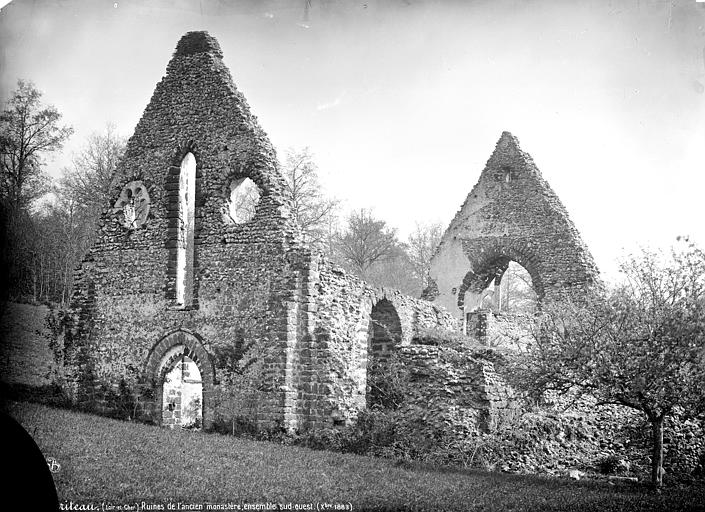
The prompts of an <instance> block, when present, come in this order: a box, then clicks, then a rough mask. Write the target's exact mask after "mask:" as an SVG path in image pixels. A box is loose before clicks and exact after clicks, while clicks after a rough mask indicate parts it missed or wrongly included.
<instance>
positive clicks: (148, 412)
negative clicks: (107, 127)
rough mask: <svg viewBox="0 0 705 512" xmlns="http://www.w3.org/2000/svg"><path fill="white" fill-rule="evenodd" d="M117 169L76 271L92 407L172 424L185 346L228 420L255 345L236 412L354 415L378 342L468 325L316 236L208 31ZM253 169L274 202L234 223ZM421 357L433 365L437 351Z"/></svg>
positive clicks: (179, 53)
mask: <svg viewBox="0 0 705 512" xmlns="http://www.w3.org/2000/svg"><path fill="white" fill-rule="evenodd" d="M189 153H191V154H192V155H193V156H194V157H195V161H196V172H195V180H196V183H195V214H194V215H195V218H194V223H193V231H192V233H193V236H192V238H193V246H192V249H191V250H192V256H189V257H187V258H186V261H187V265H190V267H191V268H190V270H189V271H188V272H187V275H190V276H191V277H190V278H189V279H190V281H189V284H188V286H189V287H190V288H189V292H188V293H187V294H186V297H188V300H187V301H186V303H181V302H179V301H178V300H177V260H178V258H179V256H178V251H179V247H180V246H179V244H180V243H181V242H180V240H181V238H180V235H179V232H180V230H182V229H185V228H184V227H183V226H184V223H183V221H182V219H181V217H182V213H181V209H180V208H182V207H181V206H180V204H181V202H182V201H181V199H180V197H181V196H180V193H181V194H182V195H183V192H182V191H181V192H180V180H179V177H180V173H181V162H182V161H183V160H184V157H185V156H186V155H188V154H189ZM516 158H519V157H516ZM517 165H518V164H517ZM116 173H117V176H118V178H119V179H118V180H117V182H118V185H117V186H116V187H115V189H114V190H113V191H112V197H111V199H110V201H109V204H106V205H105V209H104V211H103V214H102V217H101V221H100V224H99V233H98V238H97V241H96V243H95V245H94V246H93V247H92V249H91V250H90V251H89V253H88V254H87V256H86V257H85V258H84V260H83V262H82V263H81V265H80V267H79V268H78V269H77V270H76V273H75V283H76V284H75V290H74V295H73V299H72V308H71V311H70V315H68V317H67V318H68V320H67V323H66V329H65V335H64V338H63V349H64V355H63V361H64V372H63V374H64V379H65V385H66V388H67V389H68V390H69V392H70V395H71V398H72V400H73V401H74V402H75V403H76V404H78V405H80V406H82V407H87V408H96V409H98V410H100V411H106V412H107V411H110V410H111V408H114V407H115V403H116V401H119V400H117V399H118V398H120V397H122V398H124V397H126V396H127V397H131V399H133V400H136V401H137V402H139V405H140V407H139V408H138V407H136V406H135V408H134V410H135V411H137V410H140V411H142V415H143V416H144V418H143V419H146V420H148V421H153V422H155V423H160V422H161V421H162V418H163V415H162V409H163V405H164V404H163V403H162V397H161V393H162V389H163V386H164V382H163V379H164V375H165V374H166V373H167V372H168V371H169V370H170V369H171V368H173V367H174V365H176V364H178V361H179V360H180V359H179V358H182V360H184V361H192V362H193V363H194V364H195V365H196V366H197V367H198V370H199V372H200V375H201V376H202V394H203V397H202V399H203V401H202V408H203V425H204V426H206V427H208V426H209V425H212V424H213V423H214V422H215V421H217V420H219V419H225V420H227V419H228V418H226V417H222V418H221V416H222V415H223V414H225V413H224V412H223V410H220V409H218V407H219V406H218V403H219V402H218V400H217V397H218V396H220V395H222V394H223V393H227V391H228V386H232V382H233V380H231V379H230V373H232V363H233V358H234V359H236V360H238V361H245V360H255V359H256V361H257V364H253V365H251V366H247V368H245V366H243V365H241V366H240V370H239V371H240V372H241V374H243V375H246V374H247V372H248V371H249V372H255V369H256V374H254V373H253V376H252V379H251V380H250V382H251V383H252V382H253V381H254V385H253V389H254V397H253V398H252V400H253V402H254V406H251V407H248V408H247V409H243V411H246V412H242V413H239V412H238V411H237V410H236V411H233V410H232V409H231V410H230V412H229V413H230V414H231V415H239V414H246V415H247V418H246V419H247V420H249V421H251V422H253V423H255V424H256V425H257V426H258V427H259V428H271V427H277V426H280V427H283V428H287V429H289V430H293V429H303V428H318V427H325V426H333V425H340V424H346V423H350V422H352V421H354V420H355V418H356V416H357V414H358V413H359V411H360V410H362V409H363V408H364V407H365V404H366V392H367V374H366V368H367V362H368V354H369V353H370V350H371V347H375V350H377V351H378V352H380V353H384V352H385V351H389V350H394V349H399V350H402V349H403V347H409V346H411V345H412V344H413V338H414V336H415V334H416V333H417V332H418V330H419V329H422V328H437V329H446V330H457V329H458V328H459V323H458V321H457V319H455V318H454V317H453V316H452V315H450V314H449V313H448V312H446V311H445V310H444V309H443V308H442V307H439V306H438V305H437V304H434V303H431V302H428V301H426V300H422V299H416V298H412V297H408V296H405V295H403V294H401V293H400V292H397V291H394V290H388V289H380V288H375V287H373V286H371V285H369V284H367V283H365V282H363V281H362V280H360V279H358V278H357V277H354V276H351V275H349V274H346V273H345V272H344V271H343V270H341V269H339V268H337V267H336V266H335V265H333V264H332V263H330V262H329V261H327V260H325V259H324V258H323V257H322V256H321V255H320V254H318V253H316V252H312V251H311V250H310V249H309V248H308V247H307V246H306V245H305V244H304V243H302V241H301V240H302V237H301V233H300V228H299V227H298V226H297V224H296V222H295V221H294V220H293V217H292V215H291V212H290V204H289V202H288V199H287V196H286V194H285V183H284V180H283V177H282V176H281V175H280V173H279V172H278V170H277V168H276V155H275V152H274V149H273V148H272V145H271V143H270V142H269V140H268V139H267V136H266V135H265V133H264V131H263V130H262V129H261V128H260V126H259V124H258V122H257V119H256V118H255V116H254V115H253V114H252V113H251V112H250V108H249V106H248V104H247V102H246V101H245V98H244V97H243V95H242V94H241V93H240V92H239V91H238V90H237V88H236V87H235V85H234V83H233V80H232V78H231V76H230V72H229V71H228V69H227V68H226V67H225V65H224V64H223V61H222V52H221V50H220V47H219V45H218V43H217V41H216V40H215V39H214V38H213V37H212V36H210V35H209V34H207V33H205V32H189V33H187V34H186V35H184V36H183V38H182V39H181V40H180V41H179V43H178V45H177V48H176V51H175V53H174V55H173V57H172V59H171V61H170V62H169V64H168V66H167V69H166V75H165V76H164V78H163V79H162V80H161V81H160V82H159V83H158V84H157V86H156V89H155V91H154V93H153V95H152V98H151V100H150V102H149V104H148V106H147V108H146V109H145V111H144V114H143V116H142V118H141V119H140V121H139V123H138V125H137V127H136V128H135V131H134V134H133V135H132V137H131V138H130V139H129V141H128V143H127V149H126V152H125V155H124V157H123V159H122V160H121V162H120V163H119V165H118V167H117V170H116ZM243 178H250V179H251V180H252V181H253V182H254V183H255V184H256V185H257V187H258V188H259V189H260V198H259V202H258V203H257V205H256V209H255V214H254V217H253V218H252V219H251V220H250V221H249V222H245V223H243V224H234V223H228V222H226V220H224V217H223V211H224V210H227V207H228V201H229V191H230V190H231V184H232V183H233V182H235V181H237V180H242V179H243ZM126 186H127V187H128V188H130V191H131V192H130V193H127V192H126V191H125V187H126ZM138 187H144V188H145V190H144V191H141V190H138ZM133 197H139V198H140V201H141V203H140V204H139V205H137V207H136V208H135V210H134V211H133V212H132V213H130V212H128V210H127V209H125V210H121V207H124V208H127V207H128V206H129V205H128V202H129V200H131V198H133ZM121 198H122V199H121ZM144 201H149V203H148V204H146V203H145V202H144ZM135 212H136V213H135ZM130 215H131V217H130ZM130 218H133V219H134V218H136V219H138V220H139V222H130V221H129V219H130ZM126 219H128V221H127V222H126ZM571 240H572V239H571ZM566 243H571V242H570V240H568V241H567V242H566ZM547 284H548V283H547ZM373 319H374V321H373ZM385 322H386V323H387V324H389V325H385ZM380 325H381V326H380ZM412 352H413V349H412ZM233 354H234V355H233ZM229 355H231V356H232V357H230V358H229ZM248 358H249V359H248ZM421 359H423V361H422V362H421ZM415 361H416V363H414V364H416V365H421V364H423V366H424V368H426V369H428V368H431V369H432V367H433V362H432V361H433V357H431V356H429V355H428V354H417V355H416V356H415ZM229 372H230V373H229ZM432 373H433V372H432ZM446 373H448V371H446ZM485 373H487V372H485ZM468 375H473V376H474V377H472V379H475V380H478V381H480V382H479V386H480V387H479V388H478V389H480V388H481V390H484V389H485V388H487V386H488V385H490V384H488V383H486V382H485V381H484V377H483V376H482V375H484V374H483V372H482V371H479V370H478V371H472V372H470V371H469V373H468V372H466V373H463V377H462V379H463V383H464V385H465V383H467V382H469V380H468V379H469V378H470V377H468ZM241 376H242V375H241ZM492 378H494V377H492ZM431 380H432V381H433V382H436V380H437V379H431ZM432 387H433V386H431V387H429V389H430V390H431V391H432ZM483 393H484V394H483ZM475 395H476V396H475ZM480 395H482V396H480ZM486 395H487V393H485V392H484V391H477V392H475V394H474V395H473V396H475V398H473V399H472V400H469V401H467V403H469V404H471V405H472V406H473V407H477V408H480V409H481V408H483V407H485V408H486V404H488V403H490V402H492V400H491V399H488V398H487V397H486ZM116 397H117V398H116ZM483 397H484V398H483ZM460 402H462V401H460ZM460 402H458V403H460ZM463 403H465V402H463ZM454 404H456V405H457V403H456V402H454ZM468 407H469V406H468ZM483 415H484V416H483ZM461 416H463V417H464V418H465V417H474V416H478V417H480V416H482V417H486V416H487V413H486V412H483V413H480V412H472V413H467V414H464V415H463V414H461Z"/></svg>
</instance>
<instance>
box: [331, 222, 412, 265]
mask: <svg viewBox="0 0 705 512" xmlns="http://www.w3.org/2000/svg"><path fill="white" fill-rule="evenodd" d="M398 245H399V242H398V240H397V235H396V232H395V231H394V230H393V229H391V228H390V227H388V226H387V223H386V222H385V221H383V220H379V219H376V218H374V217H373V216H372V212H371V211H370V210H366V209H361V210H357V211H353V212H352V213H351V214H350V215H349V216H348V219H347V224H346V226H345V227H344V230H343V232H342V233H339V234H338V236H337V237H336V254H337V256H338V258H339V260H340V262H341V263H342V264H343V265H344V266H346V267H348V268H349V269H350V270H351V271H353V272H355V273H356V274H358V275H360V276H362V277H366V274H367V273H368V271H369V270H370V267H371V266H372V265H373V264H375V263H377V262H379V261H383V260H385V259H388V258H390V257H391V256H393V255H394V253H395V251H396V250H397V249H398Z"/></svg>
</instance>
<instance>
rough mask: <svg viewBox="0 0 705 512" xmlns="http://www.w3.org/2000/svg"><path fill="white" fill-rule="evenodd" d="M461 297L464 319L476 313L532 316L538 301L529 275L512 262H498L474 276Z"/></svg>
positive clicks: (521, 267)
mask: <svg viewBox="0 0 705 512" xmlns="http://www.w3.org/2000/svg"><path fill="white" fill-rule="evenodd" d="M463 288H465V287H461V291H462V289H463ZM464 294H465V295H464V300H463V304H464V308H465V314H466V315H467V314H468V313H471V312H473V311H476V310H478V309H484V310H490V311H492V312H494V313H505V314H534V313H536V311H537V310H538V304H539V297H538V294H537V293H536V290H535V287H534V283H533V281H532V279H531V275H530V274H529V272H528V271H527V270H526V269H525V268H524V267H523V266H521V265H520V264H519V263H517V262H516V261H513V260H507V261H506V262H502V261H498V262H497V264H496V265H493V266H492V268H490V269H488V270H487V271H486V272H483V273H481V274H477V278H476V279H474V280H473V282H472V283H470V284H469V286H467V288H466V291H465V292H464Z"/></svg>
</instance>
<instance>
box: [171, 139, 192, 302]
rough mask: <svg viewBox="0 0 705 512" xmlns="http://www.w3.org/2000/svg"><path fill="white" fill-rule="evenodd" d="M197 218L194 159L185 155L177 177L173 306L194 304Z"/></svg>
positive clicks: (188, 154)
mask: <svg viewBox="0 0 705 512" xmlns="http://www.w3.org/2000/svg"><path fill="white" fill-rule="evenodd" d="M195 214H196V158H195V157H194V156H193V154H192V153H187V154H186V156H185V157H184V158H183V160H182V161H181V170H180V173H179V215H178V231H177V237H178V238H177V252H176V303H177V305H179V306H187V305H190V304H192V303H193V259H194V225H195Z"/></svg>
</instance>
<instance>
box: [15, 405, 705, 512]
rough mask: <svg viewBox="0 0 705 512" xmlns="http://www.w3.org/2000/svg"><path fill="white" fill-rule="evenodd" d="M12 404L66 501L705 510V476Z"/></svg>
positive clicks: (373, 507) (363, 507)
mask: <svg viewBox="0 0 705 512" xmlns="http://www.w3.org/2000/svg"><path fill="white" fill-rule="evenodd" d="M9 413H10V414H11V415H12V416H13V417H14V418H15V419H17V420H18V421H19V422H20V423H21V424H22V425H23V426H24V427H25V429H26V430H27V431H28V432H29V433H30V434H32V436H33V437H34V439H35V441H36V443H37V444H38V445H39V447H40V449H41V450H42V452H43V453H44V455H45V456H47V457H54V458H55V459H56V460H57V461H58V462H59V463H60V464H61V469H60V470H59V471H58V472H57V473H55V474H54V481H55V484H56V487H57V491H58V494H59V498H60V500H61V501H62V502H69V501H73V502H75V503H95V504H98V505H100V504H102V503H107V504H116V505H117V504H120V505H122V504H135V503H136V504H140V503H142V502H145V503H146V504H153V505H155V504H162V505H164V504H166V503H172V504H174V505H176V504H178V503H181V504H182V505H183V504H200V505H201V506H203V505H204V504H205V503H210V504H222V505H226V504H228V503H230V504H231V505H230V506H231V507H233V508H231V509H229V510H237V508H236V507H237V506H240V507H242V508H241V509H242V510H245V509H246V508H245V505H248V504H249V505H257V504H260V505H261V506H265V504H266V503H273V504H280V503H281V504H289V503H291V504H292V508H291V509H292V510H296V506H297V505H306V506H310V507H311V508H312V509H313V510H316V507H317V505H318V509H319V510H325V508H324V507H321V505H322V504H325V503H329V504H333V505H334V504H339V505H343V504H348V510H349V507H350V504H351V505H352V509H353V510H419V511H436V510H448V511H450V510H463V511H464V510H478V511H479V510H487V511H489V510H498V511H510V510H511V511H525V510H562V511H570V512H578V511H637V510H668V511H671V510H673V511H677V510H690V511H695V510H705V489H703V487H702V486H700V487H690V488H666V489H664V491H663V492H662V493H661V494H656V493H653V492H651V491H649V490H648V489H647V488H646V487H644V486H642V485H635V484H617V485H610V484H608V483H607V482H598V481H580V482H574V481H571V480H567V479H549V478H541V477H534V476H518V475H506V474H498V473H486V472H480V471H466V470H462V471H460V470H458V471H451V470H439V469H435V468H424V467H411V466H400V465H398V464H395V463H394V462H393V461H389V460H384V459H374V458H368V457H361V456H356V455H345V454H339V453H332V452H324V451H312V450H308V449H304V448H297V447H290V446H282V445H277V444H272V443H265V442H257V441H250V440H245V439H238V438H233V437H228V436H221V435H217V434H205V433H200V432H188V431H180V430H177V431H170V430H166V429H161V428H158V427H153V426H148V425H141V424H134V423H126V422H120V421H116V420H111V419H106V418H102V417H97V416H91V415H88V414H81V413H76V412H71V411H67V410H62V409H52V408H50V407H46V406H42V405H36V404H29V403H16V402H14V403H10V404H9ZM299 509H302V508H299ZM147 510H150V509H149V508H147ZM152 510H156V508H154V509H152ZM182 510H183V508H182ZM196 510H208V509H207V508H205V506H204V507H203V508H201V509H198V508H196ZM251 510H255V508H251ZM259 510H266V508H259ZM270 510H271V508H270ZM274 510H278V508H274ZM329 510H333V508H331V509H329Z"/></svg>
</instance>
